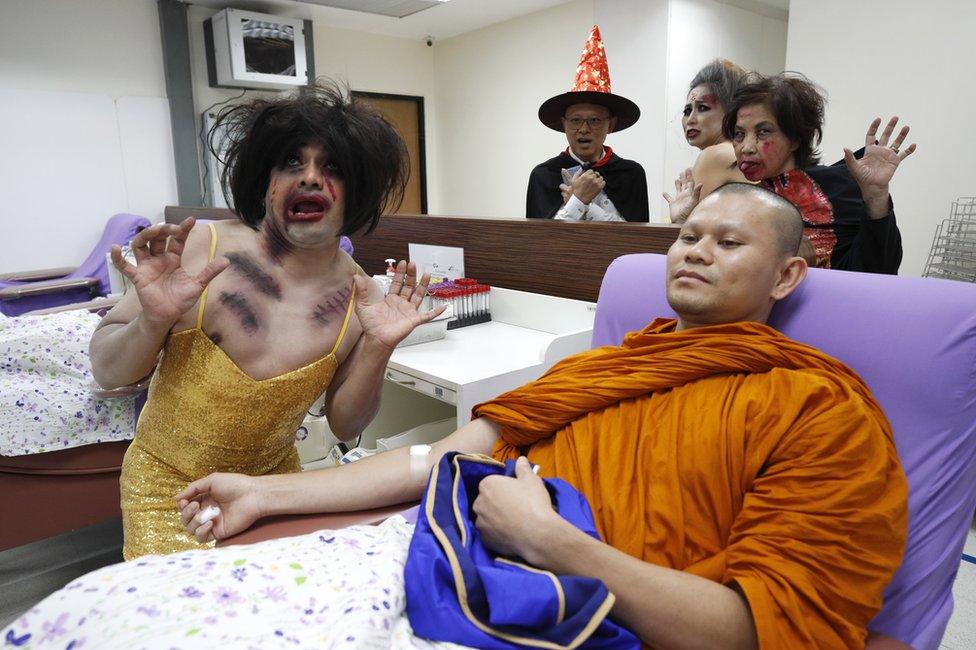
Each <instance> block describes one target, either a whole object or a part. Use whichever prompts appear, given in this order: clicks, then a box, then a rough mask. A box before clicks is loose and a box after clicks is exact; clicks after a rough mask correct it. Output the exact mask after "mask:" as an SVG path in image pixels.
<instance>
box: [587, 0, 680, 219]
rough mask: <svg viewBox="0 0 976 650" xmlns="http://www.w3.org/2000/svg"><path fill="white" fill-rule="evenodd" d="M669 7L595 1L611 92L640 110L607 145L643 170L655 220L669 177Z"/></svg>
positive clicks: (653, 1) (635, 0) (639, 0)
mask: <svg viewBox="0 0 976 650" xmlns="http://www.w3.org/2000/svg"><path fill="white" fill-rule="evenodd" d="M668 5H669V2H668V0H596V7H595V8H596V16H595V18H596V22H597V24H599V25H600V31H601V33H602V34H603V40H604V45H605V47H606V49H607V57H608V59H609V60H608V62H609V64H610V77H611V82H612V84H613V90H614V92H616V93H619V94H622V95H624V96H625V97H628V98H629V99H631V100H632V101H634V102H635V103H636V104H637V105H638V106H639V107H640V109H641V117H640V120H638V122H637V124H635V125H634V126H632V127H630V128H629V129H627V130H625V131H621V132H620V133H614V134H610V135H609V136H608V137H607V144H609V145H610V146H611V147H613V148H614V151H616V152H618V153H619V154H620V155H621V156H623V157H624V158H630V159H632V160H636V161H637V162H639V163H640V164H641V165H642V166H643V167H644V172H645V173H646V174H647V192H648V197H649V199H648V205H649V206H650V211H651V221H659V220H660V219H659V214H660V213H659V212H658V211H657V210H656V209H655V208H656V203H657V200H655V197H660V196H661V191H662V186H661V179H662V178H664V176H665V173H666V172H665V164H664V163H665V158H664V155H663V154H664V151H665V130H664V128H663V124H664V122H665V119H666V115H667V110H668V107H667V105H666V103H665V101H664V99H665V93H664V89H665V87H666V85H667V73H668V71H667V67H666V65H665V62H666V60H667V59H666V57H667V51H668V42H669V40H670V38H669V25H668ZM611 55H612V56H613V58H612V59H611V58H610V56H611Z"/></svg>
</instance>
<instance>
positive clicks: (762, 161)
mask: <svg viewBox="0 0 976 650" xmlns="http://www.w3.org/2000/svg"><path fill="white" fill-rule="evenodd" d="M823 120H824V97H823V93H822V91H821V90H820V89H819V88H818V87H817V86H815V85H814V84H813V83H811V82H810V81H809V80H808V79H807V78H806V77H804V76H802V75H799V74H789V73H783V74H779V75H775V76H772V77H766V78H762V79H758V80H756V81H753V82H752V83H748V84H746V85H744V86H742V87H740V88H739V89H738V91H737V92H736V94H735V97H734V99H733V102H732V108H731V110H730V111H729V112H728V113H726V115H725V120H724V124H723V129H724V132H725V136H726V137H727V138H729V139H730V140H731V141H732V146H733V148H734V150H735V156H736V160H737V162H738V167H739V170H740V171H741V172H742V174H743V175H744V176H745V177H746V178H747V179H748V180H750V181H752V182H756V181H761V182H762V184H763V185H764V186H765V187H767V188H769V189H770V190H772V191H774V192H776V193H777V194H779V195H780V196H783V197H785V198H786V199H789V200H790V201H791V202H792V203H793V204H794V205H796V206H797V208H799V210H800V213H801V215H802V216H803V222H804V234H805V235H806V237H807V238H808V239H809V240H810V242H811V243H812V244H813V248H814V252H815V257H816V265H817V266H819V267H821V268H833V269H843V270H848V271H865V272H869V273H890V274H895V273H897V272H898V266H899V265H900V264H901V257H902V247H901V234H900V233H899V231H898V226H897V224H896V222H895V213H894V207H893V204H892V201H891V196H890V194H889V191H888V186H889V183H890V182H891V178H892V177H893V176H894V173H895V170H896V169H898V165H899V164H900V163H901V161H903V160H904V159H905V158H907V157H908V156H910V155H911V154H912V152H914V151H915V145H914V144H912V145H910V146H908V147H905V149H904V150H901V146H902V143H903V142H904V141H905V137H906V136H907V135H908V131H909V127H907V126H904V127H902V129H901V130H900V131H899V132H898V134H897V136H896V137H895V138H894V140H891V136H892V134H893V133H894V132H895V128H896V126H897V124H898V118H897V117H893V118H891V120H889V121H888V124H887V125H886V126H885V128H884V131H882V133H881V135H880V136H878V128H879V127H880V125H881V119H880V118H877V119H875V120H874V121H873V122H871V125H870V126H869V127H868V131H867V134H866V135H865V138H864V148H863V149H862V150H859V151H858V152H856V153H855V152H853V151H851V150H850V149H844V160H842V161H840V162H837V163H835V164H833V165H830V166H823V165H820V164H819V163H820V157H819V153H818V152H817V150H816V147H817V145H819V144H820V140H821V138H822V136H823Z"/></svg>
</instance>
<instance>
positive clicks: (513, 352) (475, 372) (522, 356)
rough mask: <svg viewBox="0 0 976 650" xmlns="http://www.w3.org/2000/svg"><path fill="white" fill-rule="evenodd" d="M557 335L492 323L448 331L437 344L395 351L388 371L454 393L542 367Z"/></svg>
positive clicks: (422, 344) (418, 345)
mask: <svg viewBox="0 0 976 650" xmlns="http://www.w3.org/2000/svg"><path fill="white" fill-rule="evenodd" d="M556 338H557V335H555V334H551V333H549V332H540V331H538V330H534V329H529V328H527V327H519V326H516V325H509V324H508V323H501V322H497V321H492V322H490V323H480V324H478V325H469V326H467V327H461V328H458V329H454V330H448V331H447V335H446V336H445V337H444V338H443V339H440V340H437V341H430V342H429V343H419V344H417V345H410V346H407V347H405V348H397V349H396V350H394V351H393V356H392V357H390V362H389V364H388V367H390V368H392V369H394V370H399V371H401V372H407V373H409V374H411V375H414V376H416V377H420V378H421V379H425V380H427V381H431V382H434V383H436V384H440V385H444V386H446V387H449V388H452V389H455V390H456V389H457V388H458V387H460V386H463V385H465V384H469V383H472V382H476V381H481V380H485V379H490V378H492V377H496V376H498V375H503V374H506V373H509V372H515V371H519V370H522V369H524V368H526V367H527V366H533V365H536V364H539V363H542V360H543V355H544V354H545V351H546V349H547V348H548V346H549V344H550V343H551V342H552V341H553V340H554V339H556Z"/></svg>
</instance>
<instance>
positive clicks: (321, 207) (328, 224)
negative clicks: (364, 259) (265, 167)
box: [265, 144, 345, 248]
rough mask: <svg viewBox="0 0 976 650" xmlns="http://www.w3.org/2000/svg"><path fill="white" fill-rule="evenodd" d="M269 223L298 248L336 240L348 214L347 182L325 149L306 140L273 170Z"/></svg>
mask: <svg viewBox="0 0 976 650" xmlns="http://www.w3.org/2000/svg"><path fill="white" fill-rule="evenodd" d="M265 207H266V217H265V221H269V220H270V223H269V224H268V226H269V227H271V228H274V229H275V230H276V231H278V234H279V235H280V236H281V237H283V238H284V240H285V241H286V242H287V243H288V244H290V245H292V246H296V247H299V248H314V247H317V246H321V245H323V244H331V243H334V242H335V241H336V238H337V237H338V236H339V232H340V230H341V229H342V218H343V215H344V214H345V185H344V184H343V181H342V176H341V174H340V170H339V169H338V168H337V167H336V165H335V163H333V162H332V160H331V158H330V155H329V153H328V151H326V149H325V148H324V147H323V146H321V145H319V144H307V145H304V146H302V147H300V148H299V149H298V150H297V151H294V152H292V153H290V154H288V155H287V156H286V157H285V162H284V164H283V165H282V166H281V167H276V168H274V169H272V170H271V175H270V178H269V180H268V191H267V194H266V195H265Z"/></svg>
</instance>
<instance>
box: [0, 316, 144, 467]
mask: <svg viewBox="0 0 976 650" xmlns="http://www.w3.org/2000/svg"><path fill="white" fill-rule="evenodd" d="M98 321H99V317H98V316H97V315H95V314H92V313H89V312H87V311H85V310H77V311H68V312H61V313H57V314H48V315H44V316H18V317H16V318H6V317H0V455H3V456H19V455H22V454H34V453H41V452H46V451H54V450H57V449H67V448H69V447H80V446H82V445H89V444H93V443H97V442H107V441H111V440H127V439H130V438H132V436H133V435H134V433H135V397H124V398H113V399H97V398H95V397H94V396H93V395H92V393H91V384H92V374H91V362H90V360H89V357H88V342H89V340H90V339H91V335H92V332H94V331H95V326H96V325H98Z"/></svg>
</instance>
